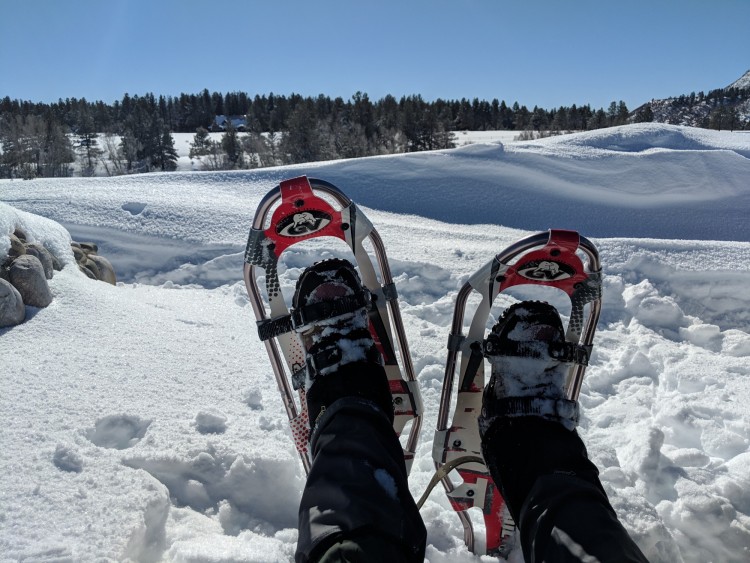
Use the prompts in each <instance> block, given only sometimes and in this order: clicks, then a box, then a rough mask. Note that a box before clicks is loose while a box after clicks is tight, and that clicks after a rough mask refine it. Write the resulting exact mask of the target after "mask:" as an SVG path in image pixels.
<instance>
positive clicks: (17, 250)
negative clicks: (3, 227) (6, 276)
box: [8, 231, 26, 260]
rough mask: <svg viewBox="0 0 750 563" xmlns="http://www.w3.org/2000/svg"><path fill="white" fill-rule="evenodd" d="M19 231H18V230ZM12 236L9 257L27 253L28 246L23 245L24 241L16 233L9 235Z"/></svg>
mask: <svg viewBox="0 0 750 563" xmlns="http://www.w3.org/2000/svg"><path fill="white" fill-rule="evenodd" d="M16 232H18V231H16ZM8 236H9V237H10V248H9V249H8V258H10V259H11V260H12V259H13V258H16V257H17V256H23V255H24V254H26V248H25V247H24V245H23V241H22V240H21V239H20V238H18V237H17V236H16V235H8Z"/></svg>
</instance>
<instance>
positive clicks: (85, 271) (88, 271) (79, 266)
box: [78, 264, 96, 280]
mask: <svg viewBox="0 0 750 563" xmlns="http://www.w3.org/2000/svg"><path fill="white" fill-rule="evenodd" d="M78 269H79V270H81V271H82V272H83V273H84V274H86V277H88V278H91V279H92V280H95V279H96V275H94V272H92V271H91V270H89V269H88V268H86V267H84V266H81V265H80V264H78Z"/></svg>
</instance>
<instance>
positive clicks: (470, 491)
mask: <svg viewBox="0 0 750 563" xmlns="http://www.w3.org/2000/svg"><path fill="white" fill-rule="evenodd" d="M466 496H467V497H473V496H474V491H473V490H472V489H469V490H468V491H466Z"/></svg>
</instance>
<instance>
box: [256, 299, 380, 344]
mask: <svg viewBox="0 0 750 563" xmlns="http://www.w3.org/2000/svg"><path fill="white" fill-rule="evenodd" d="M370 303H371V297H370V292H369V291H368V290H366V289H362V290H360V291H358V292H356V293H354V294H353V295H347V296H346V297H339V298H338V299H332V300H330V301H320V302H319V303H313V304H311V305H306V306H304V307H297V308H296V309H292V311H291V312H290V313H289V314H288V315H281V316H279V317H275V318H273V319H263V320H261V321H258V322H257V326H258V337H259V338H260V339H261V340H262V341H265V340H269V339H271V338H275V337H276V336H279V335H280V334H285V333H287V332H292V331H293V330H297V329H299V328H301V327H303V326H306V325H309V324H312V323H316V322H319V321H323V320H327V319H332V318H334V317H339V316H341V315H345V314H347V313H353V312H355V311H357V310H359V309H361V308H363V307H369V305H370Z"/></svg>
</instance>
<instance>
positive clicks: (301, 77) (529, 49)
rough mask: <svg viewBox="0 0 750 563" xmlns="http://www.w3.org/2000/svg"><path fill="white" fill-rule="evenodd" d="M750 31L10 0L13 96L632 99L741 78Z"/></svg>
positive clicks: (593, 18)
mask: <svg viewBox="0 0 750 563" xmlns="http://www.w3.org/2000/svg"><path fill="white" fill-rule="evenodd" d="M749 29H750V0H705V1H699V0H645V1H642V0H631V1H626V0H623V1H620V2H612V1H609V0H453V1H444V0H400V1H393V0H377V1H368V2H365V1H359V0H305V1H302V0H266V1H256V0H202V1H198V0H0V97H4V96H10V97H11V98H13V99H23V100H31V101H43V102H52V101H56V100H57V99H59V98H63V99H64V98H68V97H76V98H86V99H87V100H103V101H105V102H112V101H114V100H119V99H121V98H122V95H123V94H124V93H126V92H127V93H129V94H131V95H133V94H145V93H147V92H153V93H155V94H157V95H159V94H163V95H178V94H180V93H182V92H185V93H198V92H200V91H201V90H203V89H204V88H208V89H209V90H210V91H219V92H223V93H225V92H230V91H244V92H248V93H249V94H251V95H254V94H267V93H269V92H274V93H276V94H286V95H288V94H290V93H293V92H294V93H298V94H302V95H310V96H317V95H318V94H325V95H328V96H331V97H335V96H341V97H343V98H345V99H348V98H349V97H351V95H352V94H354V93H355V92H357V91H362V92H366V93H367V94H368V95H369V96H370V98H371V99H373V100H375V99H379V98H381V97H382V96H384V95H386V94H393V95H394V96H396V97H397V98H398V97H400V96H402V95H409V94H421V95H422V96H423V97H424V98H425V99H428V100H434V99H436V98H443V99H460V98H468V99H471V98H474V97H478V98H480V99H487V100H491V99H493V98H497V99H499V100H505V101H506V102H507V103H508V104H512V103H513V102H514V101H518V102H519V103H521V104H525V105H527V106H528V107H529V108H531V107H533V106H535V105H538V106H541V107H544V108H553V107H558V106H561V105H571V104H574V103H575V104H578V105H581V104H587V103H588V104H591V105H592V106H593V107H594V108H598V107H605V108H606V106H608V105H609V103H610V102H611V101H613V100H624V101H625V102H626V103H627V105H628V107H630V108H631V109H634V108H635V107H637V106H638V105H640V104H642V103H644V102H646V101H648V100H650V99H651V98H652V97H655V98H662V97H668V96H671V95H679V94H683V93H684V94H689V93H690V92H691V91H696V92H697V91H700V90H704V91H708V90H711V89H713V88H721V87H724V86H727V85H728V84H730V83H731V82H733V81H734V80H735V79H737V78H739V77H740V76H741V75H742V74H743V73H744V72H745V71H747V70H749V69H750V31H749Z"/></svg>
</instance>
